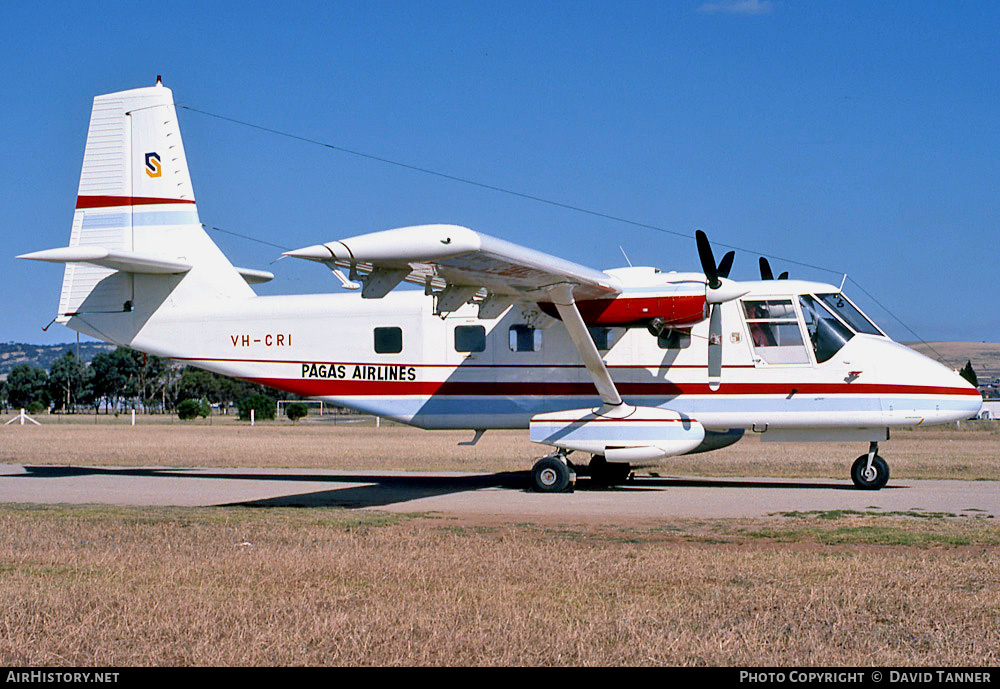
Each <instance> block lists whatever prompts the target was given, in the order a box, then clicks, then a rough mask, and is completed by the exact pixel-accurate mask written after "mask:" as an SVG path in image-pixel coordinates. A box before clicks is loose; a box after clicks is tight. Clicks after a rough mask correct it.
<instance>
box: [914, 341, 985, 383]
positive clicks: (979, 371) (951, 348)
mask: <svg viewBox="0 0 1000 689" xmlns="http://www.w3.org/2000/svg"><path fill="white" fill-rule="evenodd" d="M904 344H905V345H906V346H907V347H910V348H911V349H915V350H917V351H918V352H920V353H921V354H924V355H926V356H929V357H931V358H932V359H938V356H937V354H940V355H941V358H942V359H944V361H943V363H945V364H947V365H948V367H949V368H954V369H960V368H962V367H963V366H965V362H966V361H971V362H972V368H973V369H974V370H975V371H976V377H977V378H979V382H980V383H986V382H987V381H990V380H995V379H996V378H1000V342H928V343H927V344H923V343H922V342H905V343H904ZM928 345H929V346H928ZM931 347H933V348H934V349H933V351H932V350H931ZM935 352H937V354H935Z"/></svg>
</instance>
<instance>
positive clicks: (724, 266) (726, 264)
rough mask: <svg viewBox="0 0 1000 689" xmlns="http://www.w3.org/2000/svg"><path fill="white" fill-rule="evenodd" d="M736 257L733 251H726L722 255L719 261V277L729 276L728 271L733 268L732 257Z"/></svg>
mask: <svg viewBox="0 0 1000 689" xmlns="http://www.w3.org/2000/svg"><path fill="white" fill-rule="evenodd" d="M735 258H736V252H735V251H727V252H726V255H725V256H723V257H722V260H721V261H719V277H720V278H727V277H729V271H730V270H732V269H733V259H735Z"/></svg>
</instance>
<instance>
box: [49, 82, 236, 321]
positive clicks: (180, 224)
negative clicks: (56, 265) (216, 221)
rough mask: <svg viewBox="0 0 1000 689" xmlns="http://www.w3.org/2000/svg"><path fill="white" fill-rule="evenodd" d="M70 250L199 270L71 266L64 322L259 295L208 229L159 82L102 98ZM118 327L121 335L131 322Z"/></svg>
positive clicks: (169, 100) (169, 99)
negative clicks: (161, 272) (128, 255)
mask: <svg viewBox="0 0 1000 689" xmlns="http://www.w3.org/2000/svg"><path fill="white" fill-rule="evenodd" d="M70 247H95V248H103V249H109V250H113V251H127V252H135V253H137V254H142V255H146V256H151V257H158V258H161V259H163V260H166V261H178V262H181V263H185V264H188V265H190V266H192V267H191V270H190V271H189V272H187V273H186V274H183V275H175V276H169V277H165V276H151V275H143V274H136V273H132V272H126V271H121V270H118V271H116V270H113V269H111V268H105V267H101V266H98V265H94V264H92V263H80V262H75V263H68V264H67V265H66V271H65V274H64V276H63V286H62V292H61V294H60V299H59V314H58V317H57V320H58V321H60V322H63V323H68V324H69V325H70V327H75V328H76V329H80V330H84V331H88V332H89V331H91V330H93V328H89V327H84V326H85V325H86V323H89V322H94V323H96V321H101V322H104V323H106V322H107V319H106V318H103V317H101V315H102V314H122V313H132V312H133V311H135V312H136V315H144V316H145V317H147V318H148V316H149V315H151V314H152V313H153V312H154V311H156V310H157V309H158V308H160V306H161V305H163V304H164V303H169V304H170V305H174V306H177V305H182V304H183V303H185V302H194V301H204V300H205V299H212V298H245V297H251V296H253V291H252V290H251V289H250V288H249V287H248V286H247V284H246V282H245V281H244V280H243V278H242V277H241V276H240V274H239V273H238V272H237V271H236V269H235V268H233V266H232V264H231V263H230V262H229V260H228V259H227V258H226V257H225V256H224V255H223V254H222V252H221V251H220V250H219V249H218V247H216V246H215V244H214V243H213V242H212V241H211V239H210V238H209V237H208V235H207V234H206V233H205V231H204V229H203V228H202V227H201V224H200V221H199V218H198V208H197V205H196V204H195V199H194V190H193V189H192V186H191V177H190V174H189V173H188V165H187V159H186V158H185V155H184V146H183V144H182V143H181V134H180V128H179V127H178V123H177V113H176V110H175V108H174V104H173V94H172V93H171V91H170V89H168V88H166V87H164V86H163V85H162V84H161V83H160V81H159V80H157V84H156V86H151V87H148V88H140V89H133V90H130V91H120V92H118V93H110V94H107V95H103V96H98V97H96V98H95V99H94V108H93V111H92V113H91V117H90V129H89V130H88V132H87V147H86V151H85V153H84V156H83V170H82V172H81V175H80V188H79V192H78V195H77V201H76V211H75V213H74V215H73V229H72V234H71V237H70ZM168 297H169V300H168ZM95 319H96V320H95ZM73 320H76V321H78V322H71V321H73ZM121 325H124V323H121ZM138 326H139V323H136V324H135V327H138ZM114 330H115V331H117V336H116V337H115V338H114V339H115V340H118V339H119V337H122V336H127V335H128V331H129V328H128V327H126V328H124V329H121V328H119V327H115V328H114ZM131 330H132V334H134V332H135V328H134V327H133V328H132V329H131ZM91 334H96V333H93V332H92V333H91ZM98 336H100V335H98ZM102 339H107V338H102Z"/></svg>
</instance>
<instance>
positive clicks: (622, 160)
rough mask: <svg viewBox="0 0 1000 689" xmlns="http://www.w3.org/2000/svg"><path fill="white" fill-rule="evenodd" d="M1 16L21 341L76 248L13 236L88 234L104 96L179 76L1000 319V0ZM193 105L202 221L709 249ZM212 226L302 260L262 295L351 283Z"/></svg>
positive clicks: (294, 119) (213, 8)
mask: <svg viewBox="0 0 1000 689" xmlns="http://www.w3.org/2000/svg"><path fill="white" fill-rule="evenodd" d="M0 27H2V28H0V39H2V40H0V60H2V64H3V66H4V70H3V78H2V79H0V95H2V99H3V106H4V107H3V108H0V127H2V131H3V132H4V152H3V158H2V164H0V188H2V189H3V202H2V203H0V226H2V228H3V230H2V231H3V233H4V242H3V247H4V251H3V252H0V270H2V271H3V274H4V276H5V277H6V279H5V280H4V285H5V287H6V289H5V290H4V292H3V294H4V298H3V299H2V305H0V340H4V341H7V340H15V341H27V342H37V343H45V342H64V341H70V340H73V339H74V338H75V333H73V332H72V331H69V330H67V329H65V328H63V327H61V326H53V327H52V328H50V330H49V331H48V332H47V333H43V332H42V330H41V327H42V326H44V325H45V324H46V323H47V322H48V321H49V320H50V319H51V318H52V316H54V315H55V309H56V305H57V301H58V295H59V286H60V283H61V276H62V269H61V268H60V267H58V266H52V265H44V264H38V263H35V262H27V261H16V260H14V258H13V256H14V255H16V254H20V253H25V252H28V251H34V250H38V249H45V248H52V247H57V246H64V245H65V244H66V243H67V241H68V238H69V231H70V224H71V220H72V215H73V207H74V203H75V196H76V189H77V183H78V178H79V172H80V164H81V161H82V159H83V146H84V141H85V137H86V130H87V123H88V119H89V116H90V107H91V101H92V99H93V97H94V96H95V95H97V94H100V93H107V92H110V91H116V90H122V89H127V88H134V87H138V86H146V85H151V84H153V82H154V81H155V78H156V75H157V74H162V75H163V80H164V83H165V84H166V85H167V86H169V87H171V88H172V89H173V92H174V97H175V99H176V101H177V102H178V103H181V104H185V105H189V106H191V107H195V108H199V109H203V110H207V111H210V112H213V113H218V114H221V115H225V116H227V117H233V118H236V119H240V120H245V121H249V122H253V123H256V124H259V125H262V126H266V127H271V128H275V129H279V130H282V131H287V132H290V133H294V134H296V135H300V136H303V137H308V138H312V139H317V140H321V141H325V142H329V143H331V144H335V145H338V146H343V147H347V148H352V149H356V150H360V151H364V152H366V153H369V154H372V155H376V156H382V157H385V158H391V159H394V160H398V161H401V162H404V163H407V164H411V165H416V166H420V167H425V168H431V169H434V170H439V171H441V172H444V173H447V174H451V175H455V176H458V177H464V178H470V179H474V180H477V181H480V182H483V183H486V184H491V185H495V186H500V187H505V188H509V189H512V190H515V191H518V192H522V193H525V194H530V195H533V196H539V197H544V198H546V199H551V200H553V201H556V202H559V203H564V204H569V205H575V206H582V207H585V208H588V209H592V210H594V211H598V212H601V213H605V214H608V215H613V216H620V217H624V218H628V219H631V220H634V221H636V222H640V223H646V224H650V225H655V226H658V227H662V228H665V229H669V230H671V231H674V232H680V233H683V234H685V235H688V236H693V234H694V231H695V229H699V228H700V229H703V230H705V231H706V232H707V233H708V235H709V237H710V238H711V239H712V240H713V241H714V242H718V243H726V244H732V245H736V246H740V247H746V248H748V249H752V250H754V251H757V252H761V253H766V254H769V255H776V256H782V257H787V258H790V259H794V260H796V261H801V262H804V263H808V264H813V265H818V266H822V267H825V268H829V269H831V270H834V271H840V272H847V273H848V274H850V276H851V277H852V278H853V279H855V280H857V281H858V283H860V284H861V285H862V286H863V287H864V288H865V289H866V290H868V291H869V292H871V293H872V294H873V295H874V296H875V297H877V298H878V300H879V301H881V302H882V303H883V304H885V305H886V306H887V307H888V308H889V309H890V310H891V311H892V312H893V313H895V314H896V315H897V316H899V317H900V318H901V319H902V320H903V321H904V322H905V323H906V324H907V325H909V326H910V327H911V328H912V329H913V330H915V331H916V332H917V334H918V335H919V336H920V337H922V338H924V339H927V340H936V339H951V340H976V341H979V340H985V341H997V340H1000V299H998V298H997V288H996V284H997V280H996V277H997V274H998V270H1000V250H998V248H997V245H998V241H997V229H998V221H997V218H998V210H1000V156H998V153H1000V145H998V144H1000V83H998V82H1000V70H998V68H997V66H998V65H1000V41H997V39H996V37H997V35H998V33H1000V3H995V2H948V3H930V2H926V3H908V2H900V3H896V4H890V3H854V2H793V1H782V2H779V1H778V0H774V1H773V2H765V1H764V0H759V1H754V0H742V1H734V2H730V1H728V0H717V1H716V2H700V1H698V0H693V1H683V0H677V1H674V2H652V1H650V2H635V3H632V2H615V3H610V2H607V3H600V2H580V1H577V2H516V1H511V0H506V1H503V2H480V1H477V2H465V3H462V2H400V3H394V2H379V3H337V2H325V3H316V4H310V3H253V2H241V3H232V4H229V3H221V2H220V3H204V2H198V3H170V2H160V3H116V2H101V3H45V2H37V3H24V4H17V3H4V4H3V5H2V8H0ZM179 117H180V122H181V130H182V133H183V136H184V143H185V148H186V150H187V155H188V161H189V164H190V167H191V174H192V178H193V181H194V184H195V194H196V196H197V199H198V207H199V213H200V215H201V219H202V221H203V222H205V223H207V224H209V225H214V226H218V227H220V228H223V229H226V230H230V231H233V232H238V233H241V234H245V235H250V236H253V237H257V238H259V239H261V240H265V241H269V242H273V243H275V244H279V245H281V246H286V247H289V248H295V247H300V246H306V245H310V244H315V243H319V242H324V241H330V240H333V239H337V238H341V237H346V236H350V235H354V234H359V233H362V232H370V231H376V230H382V229H388V228H391V227H397V226H402V225H413V224H420V223H428V222H451V223H458V224H462V225H466V226H469V227H472V228H473V229H476V230H479V231H482V232H486V233H489V234H493V235H496V236H499V237H502V238H504V239H507V240H510V241H514V242H518V243H522V244H525V245H528V246H530V247H532V248H535V249H539V250H542V251H547V252H550V253H553V254H556V255H559V256H562V257H564V258H567V259H570V260H574V261H577V262H579V263H583V264H585V265H589V266H592V267H595V268H612V267H617V266H619V265H621V264H623V262H624V259H623V258H622V257H621V253H620V251H619V249H618V247H619V245H621V246H622V247H624V249H625V251H626V252H628V254H629V256H630V258H631V259H632V261H633V263H636V264H639V263H642V264H652V265H656V266H658V267H660V268H662V269H664V270H696V269H698V259H697V256H696V252H695V246H694V242H693V241H692V240H690V239H686V238H681V237H678V236H675V235H671V234H666V233H661V232H656V231H652V230H648V229H641V228H637V227H634V226H629V225H625V224H621V223H616V222H613V221H610V220H607V219H601V218H597V217H593V216H588V215H584V214H579V213H574V212H571V211H568V210H565V209H559V208H555V207H552V206H546V205H543V204H539V203H535V202H531V201H528V200H524V199H518V198H514V197H511V196H507V195H503V194H498V193H496V192H491V191H487V190H484V189H479V188H474V187H470V186H466V185H462V184H459V183H456V182H453V181H447V180H443V179H440V178H435V177H432V176H427V175H422V174H418V173H415V172H412V171H407V170H403V169H400V168H395V167H392V166H387V165H384V164H381V163H377V162H374V161H371V160H364V159H360V158H356V157H352V156H349V155H347V154H344V153H338V152H335V151H331V150H328V149H325V148H321V147H318V146H310V145H307V144H304V143H301V142H297V141H293V140H290V139H287V138H282V137H278V136H274V135H269V134H264V133H261V132H259V131H255V130H253V129H249V128H246V127H241V126H238V125H234V124H231V123H226V122H223V121H220V120H217V119H213V118H209V117H206V116H204V115H200V114H197V113H194V112H191V111H185V110H181V111H180V112H179ZM213 238H214V239H215V240H216V241H217V242H218V243H219V245H220V246H221V247H222V248H223V250H224V251H225V252H226V253H227V254H228V255H230V257H231V258H232V259H233V261H234V263H236V264H238V265H245V266H248V267H258V268H265V269H267V268H269V269H271V270H273V272H274V273H275V274H276V276H277V278H276V280H275V281H274V282H273V283H271V284H269V285H266V286H264V287H263V288H261V289H260V290H259V291H261V292H262V293H269V294H274V293H296V292H316V291H331V290H334V289H336V286H335V285H336V283H335V281H334V280H333V279H332V277H331V276H330V275H329V274H328V273H327V272H326V271H325V270H324V269H322V267H320V266H315V265H311V264H308V263H305V262H300V261H292V260H285V261H280V262H279V263H276V264H274V265H273V266H269V265H268V264H269V263H270V262H271V261H273V260H274V259H275V258H277V256H278V255H279V250H277V249H275V248H273V247H268V246H265V245H262V244H257V243H253V242H248V241H245V240H241V239H238V238H235V237H232V236H230V235H224V234H219V233H214V234H213ZM717 253H719V252H717ZM772 265H773V266H774V268H775V271H776V272H778V271H780V270H785V269H791V270H792V274H793V276H795V277H802V278H806V279H820V280H824V281H830V282H834V283H838V284H839V282H840V277H839V276H835V275H833V274H831V273H824V272H819V271H816V270H812V269H808V268H803V267H798V266H790V265H787V264H784V263H783V262H782V261H780V260H772ZM756 266H757V256H756V254H754V253H749V254H747V253H741V254H739V255H738V256H737V261H736V266H735V268H734V270H733V275H732V276H733V277H735V278H737V279H739V278H755V277H756V275H757V267H756ZM848 293H849V294H852V296H855V298H856V300H857V301H858V302H859V303H860V304H861V305H862V307H863V308H865V309H866V310H868V312H869V313H870V314H871V315H872V316H873V317H874V318H875V319H876V320H877V321H878V322H880V323H881V324H883V325H884V326H885V327H886V328H887V329H888V330H889V332H890V334H892V335H893V336H894V337H896V338H897V339H901V340H911V339H914V337H913V336H912V335H911V334H910V333H909V332H907V331H906V330H905V329H903V328H902V327H901V326H899V325H898V324H897V323H896V322H895V321H893V320H892V319H891V318H890V317H889V316H887V315H886V314H885V313H884V312H883V311H882V310H881V309H880V308H879V307H878V306H876V305H874V304H872V302H871V301H870V300H868V299H867V297H865V296H864V295H863V294H860V291H859V290H858V289H857V288H854V289H850V288H848Z"/></svg>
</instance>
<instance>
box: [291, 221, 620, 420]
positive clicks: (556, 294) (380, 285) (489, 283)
mask: <svg viewBox="0 0 1000 689" xmlns="http://www.w3.org/2000/svg"><path fill="white" fill-rule="evenodd" d="M285 255H286V256H293V257H295V258H304V259H308V260H311V261H319V262H321V263H324V264H326V265H327V266H328V267H329V268H330V269H331V270H337V269H338V268H348V269H349V270H350V271H351V279H352V280H353V279H355V277H359V276H360V277H361V280H362V282H363V287H362V290H361V296H362V297H366V298H369V299H377V298H380V297H384V296H385V295H386V294H388V293H389V292H390V291H391V290H392V289H393V288H394V287H395V286H396V285H398V284H399V283H400V282H402V281H403V280H408V281H410V282H417V283H423V284H424V287H425V291H426V292H427V293H428V294H434V295H435V296H436V298H437V302H436V306H435V310H436V311H437V312H438V313H446V312H449V311H454V310H455V309H457V308H458V307H460V306H461V305H462V304H465V303H467V302H469V301H473V300H476V301H478V303H479V315H480V317H481V318H496V317H497V316H499V315H500V314H501V313H502V312H503V311H504V310H506V308H507V307H508V306H510V305H511V304H513V303H514V302H515V301H521V300H526V301H536V302H537V301H547V302H551V303H553V304H555V308H556V309H557V310H558V312H559V316H560V318H561V319H562V321H563V323H564V324H565V326H566V329H567V330H568V331H569V334H570V337H571V338H572V340H573V344H574V345H575V346H576V349H577V352H578V353H579V355H580V358H581V359H582V360H583V363H584V365H585V366H586V367H587V370H588V371H589V372H590V374H591V376H592V377H593V379H594V384H595V385H596V386H597V390H598V392H599V393H600V395H601V399H602V400H603V401H604V402H605V404H607V405H609V406H611V407H619V406H621V405H622V404H623V403H622V398H621V396H620V395H619V394H618V390H617V389H616V387H615V384H614V381H613V380H612V379H611V375H610V374H609V373H608V369H607V366H605V364H604V361H603V359H602V358H601V355H600V352H598V351H597V347H596V346H595V345H594V341H593V339H592V338H591V337H590V334H589V332H588V331H587V327H586V325H585V324H584V322H583V319H582V317H581V316H580V311H579V309H578V308H577V306H576V303H575V302H576V300H579V299H597V298H601V297H614V296H615V295H617V294H620V293H621V291H622V288H621V284H620V282H619V281H618V279H617V278H614V277H612V276H610V275H608V274H606V273H602V272H600V271H597V270H593V269H591V268H587V267H586V266H581V265H578V264H576V263H572V262H570V261H566V260H563V259H561V258H557V257H555V256H551V255H549V254H545V253H542V252H540V251H535V250H533V249H528V248H526V247H523V246H519V245H517V244H512V243H510V242H506V241H504V240H502V239H497V238H496V237H491V236H489V235H485V234H481V233H479V232H475V231H473V230H470V229H468V228H466V227H460V226H458V225H418V226H414V227H401V228H397V229H395V230H386V231H384V232H373V233H371V234H363V235H358V236H356V237H350V238H348V239H343V240H340V241H336V242H327V243H326V244H316V245H314V246H309V247H305V248H303V249H296V250H295V251H288V252H286V253H285ZM341 277H342V276H341ZM344 282H346V280H344ZM435 288H437V289H435Z"/></svg>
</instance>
